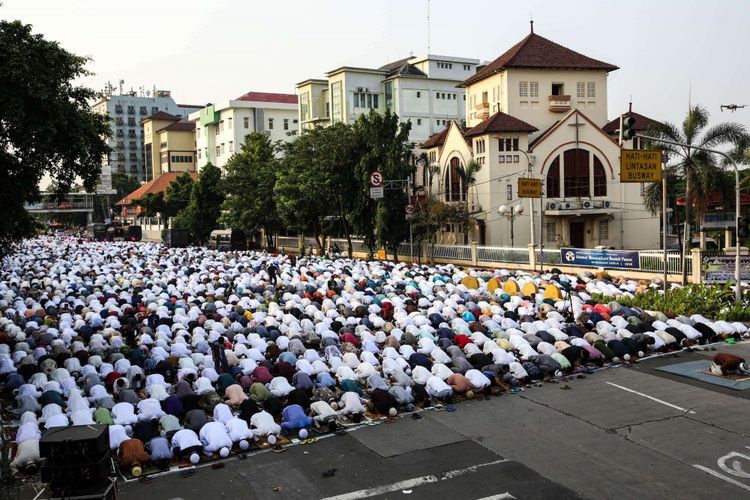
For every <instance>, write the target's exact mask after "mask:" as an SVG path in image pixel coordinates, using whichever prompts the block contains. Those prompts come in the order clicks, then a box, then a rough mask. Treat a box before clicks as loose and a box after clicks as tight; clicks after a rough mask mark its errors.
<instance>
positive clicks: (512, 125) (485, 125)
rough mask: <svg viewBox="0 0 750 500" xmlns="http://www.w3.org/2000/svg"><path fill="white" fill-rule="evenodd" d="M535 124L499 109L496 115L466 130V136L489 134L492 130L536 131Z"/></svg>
mask: <svg viewBox="0 0 750 500" xmlns="http://www.w3.org/2000/svg"><path fill="white" fill-rule="evenodd" d="M537 130H539V129H537V128H536V127H535V126H533V125H530V124H528V123H526V122H525V121H523V120H519V119H518V118H516V117H515V116H510V115H508V114H505V113H503V112H502V111H498V112H497V113H495V114H494V115H492V116H490V117H489V118H486V119H485V120H483V121H482V122H481V123H479V124H478V125H475V126H473V127H472V128H470V129H469V130H467V131H466V132H465V134H464V135H465V136H467V137H471V136H474V135H480V134H489V133H491V132H536V131H537Z"/></svg>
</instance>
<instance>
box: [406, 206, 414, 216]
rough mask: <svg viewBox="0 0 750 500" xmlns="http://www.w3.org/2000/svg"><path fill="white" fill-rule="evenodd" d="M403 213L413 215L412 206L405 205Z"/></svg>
mask: <svg viewBox="0 0 750 500" xmlns="http://www.w3.org/2000/svg"><path fill="white" fill-rule="evenodd" d="M404 211H405V212H406V213H407V214H413V213H414V205H406V206H405V207H404Z"/></svg>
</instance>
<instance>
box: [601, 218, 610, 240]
mask: <svg viewBox="0 0 750 500" xmlns="http://www.w3.org/2000/svg"><path fill="white" fill-rule="evenodd" d="M608 239H609V220H600V221H599V241H604V240H608Z"/></svg>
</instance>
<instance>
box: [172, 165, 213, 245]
mask: <svg viewBox="0 0 750 500" xmlns="http://www.w3.org/2000/svg"><path fill="white" fill-rule="evenodd" d="M223 202H224V192H223V191H222V189H221V170H220V169H219V168H218V167H216V166H214V165H212V164H210V163H209V164H207V165H206V166H204V167H203V168H202V169H201V171H200V174H198V180H197V181H195V183H194V184H193V189H192V190H191V192H190V202H189V203H188V206H187V208H185V210H184V211H182V212H181V213H180V214H178V215H177V217H176V218H175V221H174V227H175V229H186V230H188V231H189V232H190V235H191V237H192V239H193V241H195V242H196V243H198V244H199V245H202V244H204V243H205V242H206V241H207V240H208V237H209V235H210V234H211V231H213V230H214V229H216V227H217V222H218V220H219V216H220V215H221V204H222V203H223Z"/></svg>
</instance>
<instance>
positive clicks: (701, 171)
mask: <svg viewBox="0 0 750 500" xmlns="http://www.w3.org/2000/svg"><path fill="white" fill-rule="evenodd" d="M708 121H709V113H708V111H706V109H705V108H703V107H701V106H700V105H696V106H693V107H691V108H690V109H689V110H688V114H687V116H686V117H685V120H684V121H683V122H682V127H681V128H680V127H677V126H676V125H673V124H671V123H657V124H654V125H653V126H652V127H651V128H650V130H649V134H648V135H652V136H654V137H657V138H659V139H666V140H669V141H673V142H680V143H684V144H688V146H672V145H665V144H657V145H656V147H659V148H661V149H663V150H665V151H667V152H668V154H669V156H670V159H671V160H674V161H673V163H672V164H671V167H672V168H674V169H675V170H676V172H677V175H679V176H681V177H683V178H684V179H685V231H684V243H683V247H682V248H683V254H684V252H685V251H686V249H688V248H690V242H691V240H692V235H691V232H690V225H691V223H692V222H693V218H694V217H695V218H696V220H700V217H701V216H702V215H703V214H704V213H705V211H706V202H707V200H708V197H709V196H710V194H711V193H712V192H714V191H717V190H721V189H722V187H721V184H720V182H722V180H723V179H724V176H723V175H721V173H722V170H723V167H722V164H721V162H720V161H718V160H717V159H716V156H715V155H713V154H711V153H708V152H706V151H700V150H697V149H694V148H691V147H690V146H700V147H704V148H717V147H721V146H724V145H736V144H738V143H740V142H741V141H742V140H743V137H744V136H745V135H746V133H745V128H744V127H743V126H742V125H740V124H738V123H720V124H718V125H714V126H712V127H708ZM657 184H658V185H657ZM646 198H647V201H646V206H647V207H650V209H653V208H655V207H658V206H660V205H659V204H658V203H655V200H656V199H659V200H660V199H661V185H660V184H659V183H655V184H651V185H650V186H649V188H648V189H647V190H646ZM649 198H650V199H651V201H649ZM686 279H687V269H686V266H683V268H682V280H683V281H685V280H686Z"/></svg>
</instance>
